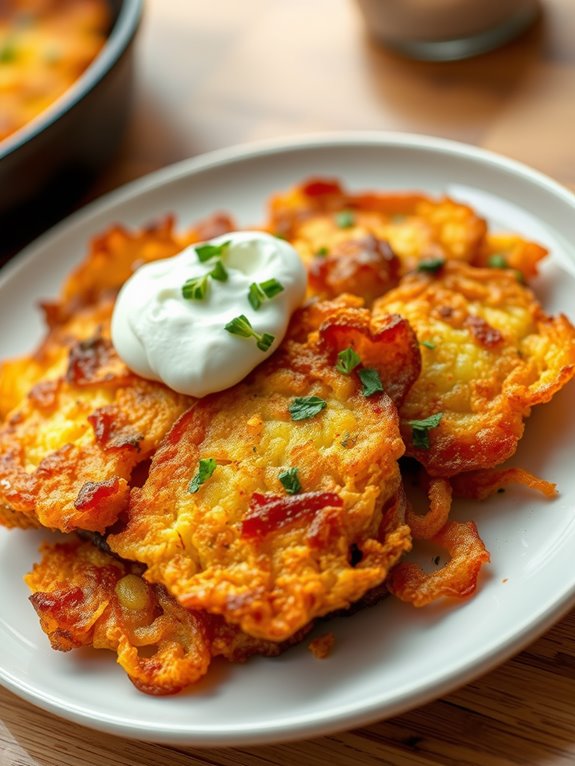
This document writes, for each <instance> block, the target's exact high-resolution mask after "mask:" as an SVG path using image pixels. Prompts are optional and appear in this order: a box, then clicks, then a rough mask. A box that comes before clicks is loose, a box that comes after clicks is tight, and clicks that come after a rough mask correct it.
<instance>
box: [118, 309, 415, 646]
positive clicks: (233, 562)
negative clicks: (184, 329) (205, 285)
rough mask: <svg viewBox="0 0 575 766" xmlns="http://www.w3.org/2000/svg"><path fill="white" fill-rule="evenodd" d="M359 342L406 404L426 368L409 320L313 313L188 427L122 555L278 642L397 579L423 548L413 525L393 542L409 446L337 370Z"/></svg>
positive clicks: (144, 491) (134, 518) (386, 411)
mask: <svg viewBox="0 0 575 766" xmlns="http://www.w3.org/2000/svg"><path fill="white" fill-rule="evenodd" d="M353 302H354V301H350V303H353ZM239 342H241V341H239ZM340 343H342V344H343V345H339V344H340ZM349 343H353V344H354V345H355V347H356V348H358V349H359V348H361V354H362V356H363V357H364V358H366V359H367V358H369V359H370V367H371V368H372V369H377V371H378V372H379V374H380V376H381V379H382V382H383V387H384V388H385V387H386V385H388V383H389V384H390V389H393V390H394V396H395V398H396V400H397V401H400V400H401V399H402V398H403V396H404V395H405V390H406V389H407V388H408V387H409V385H410V384H411V382H412V381H413V380H414V379H415V377H416V376H417V372H418V370H419V354H418V351H417V347H416V346H414V345H413V336H412V333H411V330H410V328H409V326H408V325H407V323H406V322H404V321H402V320H400V319H399V318H397V317H391V318H386V319H385V320H384V321H381V322H379V323H378V324H375V323H373V322H372V321H371V315H370V312H368V311H367V310H366V309H359V308H354V307H353V306H352V307H346V306H345V302H344V301H343V300H342V301H340V302H339V303H337V302H334V303H331V304H315V305H312V306H311V307H310V308H309V309H304V310H300V311H299V312H297V313H296V315H295V317H294V320H293V322H292V326H291V332H290V334H289V336H288V338H287V339H285V340H284V342H283V344H282V346H281V347H280V349H279V350H278V351H277V352H276V353H275V354H274V355H273V356H272V357H270V359H269V360H268V361H266V362H264V363H263V364H262V365H261V366H260V367H258V368H257V369H256V370H255V371H254V372H253V373H252V374H251V375H250V376H248V378H246V379H245V380H244V381H243V382H242V383H240V384H238V385H237V386H234V387H233V388H231V389H228V390H227V391H223V392H221V393H218V394H213V395H211V396H208V397H206V398H205V399H203V400H201V401H200V402H198V404H197V405H196V406H195V407H194V408H193V409H191V410H190V411H188V412H187V413H186V414H185V415H184V416H183V417H182V418H180V420H179V421H178V422H177V423H176V424H175V425H174V427H173V428H172V430H171V431H170V433H169V434H168V436H167V437H166V439H165V441H164V442H163V444H162V445H161V446H160V448H159V449H158V451H157V452H156V455H155V457H154V459H153V462H152V467H151V470H150V475H149V478H148V480H147V481H146V483H145V485H144V486H143V487H142V488H141V489H134V490H133V492H132V498H131V504H130V511H129V519H128V522H127V525H126V528H125V529H124V530H123V531H121V532H119V533H117V534H113V535H110V536H109V538H108V542H109V544H110V547H111V548H112V550H114V551H115V552H117V553H119V554H120V555H121V556H123V557H125V558H128V559H135V560H138V561H141V562H143V563H144V564H145V565H146V566H147V570H146V573H145V576H146V578H148V579H149V580H150V581H151V582H158V583H162V584H164V585H165V586H166V587H167V588H168V590H169V591H170V592H171V593H172V594H174V595H175V596H177V597H178V599H179V600H180V601H181V603H182V604H183V605H185V606H187V607H189V608H194V609H202V610H204V609H205V610H207V611H209V612H211V613H214V614H221V615H223V616H224V618H225V619H226V620H227V621H228V622H231V623H235V624H237V625H239V626H240V627H241V629H242V630H243V631H244V632H246V633H248V634H249V635H252V636H254V637H257V638H261V639H265V640H272V641H282V640H285V639H287V638H289V637H290V636H292V635H293V634H294V633H295V632H297V631H298V630H300V629H301V628H302V627H304V626H305V625H306V624H308V623H309V622H310V621H311V620H313V619H314V618H315V617H318V616H321V615H324V614H327V613H329V612H332V611H334V610H337V609H341V608H345V607H346V606H348V605H349V604H350V603H351V602H353V601H356V600H358V599H361V597H362V596H363V595H364V594H365V593H366V591H368V590H369V589H371V588H373V587H374V586H376V585H378V584H380V583H381V582H383V581H384V580H385V578H386V576H387V572H388V570H389V568H390V567H391V566H392V565H393V564H394V563H395V562H396V561H397V560H398V559H399V558H400V556H401V555H402V553H403V552H404V551H406V550H407V549H409V547H410V536H409V530H408V528H407V527H406V526H404V525H403V524H401V523H400V522H398V523H394V524H390V526H389V528H387V527H386V533H385V534H383V536H382V539H381V540H380V539H379V532H380V529H381V528H382V524H383V525H385V524H386V522H387V521H388V515H389V513H391V512H392V511H391V506H392V503H393V500H394V499H395V497H396V495H397V493H398V491H399V488H400V481H401V478H400V474H399V468H398V464H397V459H398V457H400V456H401V454H402V453H403V444H402V441H401V439H400V436H399V429H398V422H397V415H396V411H395V408H394V406H393V404H392V401H391V400H390V398H389V397H388V396H387V395H386V394H385V393H383V392H374V393H373V394H372V395H370V396H366V395H364V394H363V393H362V392H361V390H360V384H359V379H358V377H357V373H356V371H354V372H353V373H352V374H343V373H341V372H339V371H338V370H336V366H335V365H336V361H337V354H338V352H339V351H340V350H341V349H342V348H345V347H347V346H348V344H349ZM406 369H411V375H410V376H408V377H406V376H405V370H406ZM400 371H403V372H402V374H401V375H400ZM399 379H401V380H403V390H400V389H399V388H398V387H397V380H399ZM391 381H393V385H391ZM394 387H395V388H394ZM309 397H314V399H312V400H311V401H309V400H308V398H309ZM298 408H300V409H301V410H303V412H300V414H302V415H304V414H305V417H303V416H302V418H301V419H297V415H298ZM306 408H311V409H306ZM200 461H204V462H203V463H201V462H200ZM208 468H209V469H210V470H213V473H210V470H207V469H208ZM295 471H297V474H296V476H295V477H294V476H293V473H294V472H295ZM289 472H291V473H289ZM208 473H210V475H209V476H208V475H207V474H208ZM286 474H288V476H286ZM282 478H283V479H284V482H285V484H284V483H283V482H282ZM290 478H291V481H290ZM200 479H203V482H202V481H200Z"/></svg>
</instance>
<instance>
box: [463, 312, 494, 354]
mask: <svg viewBox="0 0 575 766" xmlns="http://www.w3.org/2000/svg"><path fill="white" fill-rule="evenodd" d="M465 326H466V327H469V329H470V330H471V334H472V335H473V337H474V338H475V340H476V341H477V342H478V343H481V345H482V346H485V348H494V347H495V346H499V345H500V344H501V343H503V335H502V334H501V333H500V332H499V330H497V329H496V328H495V327H492V326H491V325H490V324H489V323H488V322H486V321H485V319H482V317H478V316H474V315H473V314H470V315H469V316H468V317H467V319H466V320H465Z"/></svg>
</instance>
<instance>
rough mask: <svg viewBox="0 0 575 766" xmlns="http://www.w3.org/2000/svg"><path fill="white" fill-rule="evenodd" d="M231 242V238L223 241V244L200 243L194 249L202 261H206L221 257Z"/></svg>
mask: <svg viewBox="0 0 575 766" xmlns="http://www.w3.org/2000/svg"><path fill="white" fill-rule="evenodd" d="M230 244H231V243H230V240H227V242H222V244H221V245H198V246H197V247H196V248H194V249H195V251H196V255H197V256H198V260H199V261H200V263H205V262H206V261H209V260H210V258H221V257H222V255H223V254H224V253H225V252H226V250H227V249H228V247H229V246H230Z"/></svg>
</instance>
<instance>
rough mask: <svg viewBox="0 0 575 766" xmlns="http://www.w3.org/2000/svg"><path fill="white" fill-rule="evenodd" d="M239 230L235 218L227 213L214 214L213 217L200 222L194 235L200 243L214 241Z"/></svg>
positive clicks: (195, 227) (195, 228)
mask: <svg viewBox="0 0 575 766" xmlns="http://www.w3.org/2000/svg"><path fill="white" fill-rule="evenodd" d="M236 228H237V226H236V224H235V222H234V220H233V218H231V217H230V216H229V215H228V214H227V213H214V214H213V215H211V216H209V217H208V218H205V219H204V220H203V221H199V222H198V223H197V224H196V225H195V226H194V230H193V231H194V235H195V237H197V239H198V240H199V241H202V242H203V241H205V240H208V239H214V237H219V236H221V235H222V234H227V233H228V232H230V231H234V230H235V229H236Z"/></svg>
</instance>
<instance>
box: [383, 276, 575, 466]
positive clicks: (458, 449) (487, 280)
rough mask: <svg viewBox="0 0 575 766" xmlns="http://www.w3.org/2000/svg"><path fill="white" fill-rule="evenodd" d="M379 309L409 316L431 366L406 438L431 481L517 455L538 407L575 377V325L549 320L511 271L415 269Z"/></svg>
mask: <svg viewBox="0 0 575 766" xmlns="http://www.w3.org/2000/svg"><path fill="white" fill-rule="evenodd" d="M378 312H382V313H383V314H387V313H389V312H395V313H397V314H400V315H401V316H403V317H404V318H405V319H407V320H408V321H409V323H410V324H411V326H412V327H413V329H414V330H415V332H416V334H417V337H418V339H419V342H420V344H421V351H422V358H423V369H422V372H421V376H420V377H419V379H418V380H417V382H416V383H415V385H414V386H413V387H412V388H411V390H410V392H409V394H408V395H407V398H406V399H405V401H404V403H403V404H402V406H401V409H400V415H401V432H402V435H403V438H404V441H405V444H406V448H407V454H409V455H411V456H413V457H415V458H417V460H419V461H420V462H421V463H422V464H423V465H424V466H425V468H426V470H427V471H428V472H429V473H430V474H431V475H432V476H453V475H454V474H457V473H460V472H461V471H471V470H475V469H482V468H490V467H493V466H496V465H498V464H499V463H501V462H502V461H504V460H506V459H507V458H508V457H510V456H511V455H513V453H514V452H515V450H516V447H517V442H518V440H519V439H520V438H521V436H522V434H523V421H524V419H525V418H526V417H527V416H528V415H529V412H530V409H531V407H532V406H533V405H535V404H540V403H542V402H547V401H549V400H550V399H551V397H552V396H553V394H555V393H556V392H557V391H559V389H560V388H561V387H562V386H564V385H565V383H567V381H568V380H570V378H572V377H573V374H574V373H575V328H574V327H573V326H572V325H571V323H570V322H569V321H568V320H567V319H566V317H564V316H563V315H559V316H557V317H550V316H547V315H546V314H545V313H544V312H543V310H542V308H541V306H540V305H539V303H538V302H537V300H536V299H535V297H534V295H533V293H532V292H531V291H530V290H529V289H528V288H526V287H524V286H523V285H522V284H520V283H519V281H518V280H517V278H516V274H515V273H514V272H512V271H510V270H507V269H504V270H500V269H476V268H473V267H471V266H468V265H466V264H461V263H446V264H445V266H444V268H442V269H439V270H438V271H436V273H435V274H430V273H414V274H412V275H409V276H407V277H405V278H404V279H403V280H402V282H401V284H400V286H399V287H398V288H397V289H396V290H393V291H392V292H390V293H388V294H387V295H386V296H385V297H383V298H381V299H380V300H379V301H377V303H376V305H375V307H374V313H375V314H377V313H378ZM430 417H431V418H432V420H431V421H428V420H427V419H428V418H430ZM422 421H423V423H422ZM426 421H427V425H425V423H426ZM435 421H437V422H435Z"/></svg>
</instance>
